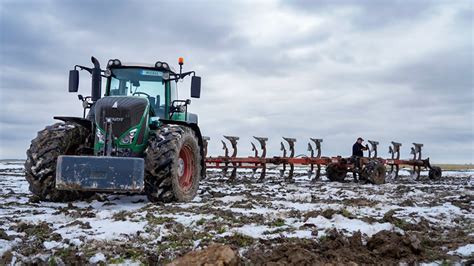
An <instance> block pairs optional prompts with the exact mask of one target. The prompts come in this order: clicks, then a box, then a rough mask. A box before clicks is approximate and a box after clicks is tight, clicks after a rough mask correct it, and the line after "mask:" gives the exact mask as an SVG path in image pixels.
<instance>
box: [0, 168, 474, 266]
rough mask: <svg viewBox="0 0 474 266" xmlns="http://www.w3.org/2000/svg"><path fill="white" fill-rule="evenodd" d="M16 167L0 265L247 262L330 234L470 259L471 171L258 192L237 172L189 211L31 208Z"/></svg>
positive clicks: (209, 187)
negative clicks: (252, 252)
mask: <svg viewBox="0 0 474 266" xmlns="http://www.w3.org/2000/svg"><path fill="white" fill-rule="evenodd" d="M22 164H23V162H21V161H2V162H0V256H1V257H2V260H1V261H0V264H4V263H13V264H14V263H17V262H40V263H46V262H48V263H49V262H58V261H62V262H66V261H69V262H71V261H72V262H74V261H77V262H84V263H91V264H94V263H99V262H108V263H133V262H140V261H141V262H144V263H156V262H158V263H162V262H165V261H169V260H170V259H172V258H174V257H176V256H179V255H181V254H183V253H184V252H186V251H189V250H193V249H199V248H202V247H205V246H207V245H209V244H210V243H213V242H219V243H226V244H231V245H234V246H237V247H238V248H239V251H240V253H241V255H243V256H245V254H246V252H247V251H249V249H252V247H254V246H255V245H259V244H261V243H267V242H268V241H270V242H271V241H273V242H274V243H279V242H281V240H282V239H301V240H305V239H306V240H318V241H319V240H321V239H324V238H327V237H329V235H328V234H330V232H331V229H334V228H335V229H337V230H338V232H341V233H342V234H343V235H346V236H351V235H353V234H354V233H356V232H360V233H361V236H362V240H363V242H364V243H366V242H367V241H368V240H369V239H370V238H371V237H373V236H374V235H376V234H377V233H380V232H385V231H388V232H395V233H397V234H398V235H402V236H403V235H412V234H414V233H416V234H417V235H419V236H418V238H420V239H422V241H421V244H422V245H426V247H424V248H425V249H427V250H429V252H426V254H428V253H430V252H431V253H433V255H432V256H431V257H430V256H428V255H426V256H425V255H423V256H422V257H421V260H428V261H427V262H433V261H437V260H441V261H442V260H451V261H466V260H468V259H472V258H473V257H474V254H473V252H474V232H473V223H472V222H473V218H474V212H473V210H472V207H473V201H474V192H473V185H474V171H450V172H445V173H444V174H443V175H444V178H443V179H442V180H440V181H429V180H421V181H415V180H413V178H412V177H410V176H409V172H407V171H402V176H401V178H400V179H398V180H390V181H389V183H387V184H384V185H370V184H358V183H353V182H346V183H332V182H328V181H327V180H326V179H325V178H324V177H323V178H322V180H319V181H316V182H312V181H311V180H309V179H308V177H307V176H306V175H305V174H304V172H303V170H301V171H300V174H299V175H297V176H296V177H295V182H294V183H287V182H284V181H283V180H282V179H281V178H280V177H279V176H278V172H274V173H273V174H271V173H270V175H268V178H267V180H265V181H264V182H262V183H259V182H257V178H252V176H251V173H250V172H241V173H240V175H239V178H238V179H237V180H236V181H235V182H234V183H231V182H230V181H229V180H228V179H227V178H225V177H223V176H222V174H221V173H220V172H217V171H209V172H208V177H207V178H206V179H205V180H203V181H202V185H201V187H200V191H199V195H198V196H197V197H196V198H195V199H194V200H193V201H192V202H189V203H170V204H158V205H157V204H152V203H149V202H148V200H147V199H146V197H145V196H142V195H117V194H108V195H107V194H99V195H96V196H94V197H93V198H92V199H90V200H89V201H75V202H70V203H53V202H36V201H35V200H32V198H31V197H30V196H31V194H30V192H29V190H28V183H27V182H26V180H25V178H24V174H23V165H22ZM424 174H425V175H426V173H424ZM428 236H429V238H427V237H428ZM425 238H426V239H425ZM262 241H263V242H262ZM273 242H272V243H273ZM423 254H425V253H423ZM430 259H432V260H431V261H429V260H430ZM2 262H3V263H2Z"/></svg>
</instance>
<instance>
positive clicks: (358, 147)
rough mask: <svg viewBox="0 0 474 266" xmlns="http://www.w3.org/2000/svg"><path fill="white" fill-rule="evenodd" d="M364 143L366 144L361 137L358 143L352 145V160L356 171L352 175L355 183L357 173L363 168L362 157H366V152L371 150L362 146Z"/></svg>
mask: <svg viewBox="0 0 474 266" xmlns="http://www.w3.org/2000/svg"><path fill="white" fill-rule="evenodd" d="M362 142H364V139H363V138H361V137H359V138H357V141H356V143H354V145H352V159H353V160H354V171H353V172H352V174H353V176H354V181H357V172H359V171H360V168H361V163H360V159H361V157H364V151H365V150H368V149H369V148H368V147H367V146H364V145H362ZM359 177H360V174H359Z"/></svg>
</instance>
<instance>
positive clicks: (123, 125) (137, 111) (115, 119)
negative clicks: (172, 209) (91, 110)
mask: <svg viewBox="0 0 474 266" xmlns="http://www.w3.org/2000/svg"><path fill="white" fill-rule="evenodd" d="M147 105H148V101H147V100H146V99H145V98H134V97H133V98H132V97H105V98H102V99H100V100H98V101H97V103H96V104H95V121H96V123H97V124H98V125H99V127H100V128H102V129H104V130H105V122H106V119H107V118H111V119H112V131H113V135H114V137H116V138H119V137H120V136H121V135H122V134H123V133H125V132H126V131H127V130H129V129H130V128H131V127H133V126H136V125H138V124H139V123H140V119H141V118H142V116H143V112H145V109H146V107H147ZM141 131H143V128H142V129H141ZM140 133H141V132H137V134H140Z"/></svg>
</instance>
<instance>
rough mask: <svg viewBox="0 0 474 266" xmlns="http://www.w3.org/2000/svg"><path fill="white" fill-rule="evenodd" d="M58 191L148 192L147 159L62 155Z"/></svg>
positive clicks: (57, 170) (57, 173)
mask: <svg viewBox="0 0 474 266" xmlns="http://www.w3.org/2000/svg"><path fill="white" fill-rule="evenodd" d="M56 188H57V189H59V190H83V191H114V192H141V191H143V189H144V160H143V159H142V158H132V157H108V156H100V157H99V156H59V158H58V162H57V167H56Z"/></svg>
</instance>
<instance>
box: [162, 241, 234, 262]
mask: <svg viewBox="0 0 474 266" xmlns="http://www.w3.org/2000/svg"><path fill="white" fill-rule="evenodd" d="M239 261H240V260H239V256H238V254H237V253H236V252H235V251H233V250H232V249H231V248H230V247H229V246H225V245H212V246H209V247H208V248H206V249H203V250H198V251H191V252H189V253H187V254H186V255H184V256H183V257H180V258H178V259H176V260H174V261H172V262H171V263H169V264H167V265H168V266H185V265H216V266H220V265H222V266H224V265H225V266H235V265H239Z"/></svg>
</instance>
